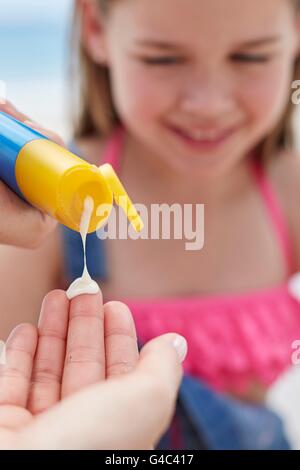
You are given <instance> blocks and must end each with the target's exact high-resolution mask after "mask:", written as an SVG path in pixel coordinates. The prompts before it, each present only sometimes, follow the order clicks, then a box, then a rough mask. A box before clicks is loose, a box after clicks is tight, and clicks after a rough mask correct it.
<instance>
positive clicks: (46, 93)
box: [0, 0, 73, 138]
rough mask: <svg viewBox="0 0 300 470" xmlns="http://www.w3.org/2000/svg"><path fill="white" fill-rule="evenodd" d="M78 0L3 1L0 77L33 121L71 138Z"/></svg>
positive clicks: (0, 8)
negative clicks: (73, 22) (75, 5)
mask: <svg viewBox="0 0 300 470" xmlns="http://www.w3.org/2000/svg"><path fill="white" fill-rule="evenodd" d="M72 7H73V0H43V1H41V0H0V80H1V81H2V82H4V83H5V85H6V93H7V97H8V99H9V100H10V101H12V102H13V103H14V104H15V105H16V106H17V107H18V108H19V109H20V110H22V111H24V112H25V113H26V114H28V115H29V116H30V117H31V118H32V119H33V120H35V121H37V122H40V123H42V124H43V126H45V127H49V128H51V129H53V130H55V131H56V132H58V133H60V134H61V135H62V136H63V137H64V138H68V136H69V133H70V124H69V122H68V121H69V119H68V118H69V115H68V109H67V106H68V100H67V98H68V96H67V93H68V82H67V74H68V60H69V54H68V48H69V43H70V39H69V37H70V24H71V21H70V20H71V13H72Z"/></svg>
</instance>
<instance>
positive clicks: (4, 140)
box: [0, 111, 46, 197]
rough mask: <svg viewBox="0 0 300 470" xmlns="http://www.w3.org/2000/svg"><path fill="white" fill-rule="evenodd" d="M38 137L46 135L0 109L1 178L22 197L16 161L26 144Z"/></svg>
mask: <svg viewBox="0 0 300 470" xmlns="http://www.w3.org/2000/svg"><path fill="white" fill-rule="evenodd" d="M37 139H46V137H45V136H44V135H42V134H40V133H39V132H37V131H35V130H33V129H31V128H30V127H28V126H26V125H25V124H23V123H22V122H20V121H18V120H17V119H15V118H13V117H11V116H9V115H8V114H6V113H4V112H1V111H0V179H1V180H2V181H4V182H5V183H6V184H7V186H9V187H10V188H11V189H12V190H13V191H14V192H15V193H16V194H18V195H19V196H20V197H23V195H22V193H21V191H20V189H19V186H18V183H17V180H16V176H15V166H16V161H17V158H18V155H19V153H20V150H21V149H22V148H23V147H24V145H26V144H28V142H31V141H33V140H37Z"/></svg>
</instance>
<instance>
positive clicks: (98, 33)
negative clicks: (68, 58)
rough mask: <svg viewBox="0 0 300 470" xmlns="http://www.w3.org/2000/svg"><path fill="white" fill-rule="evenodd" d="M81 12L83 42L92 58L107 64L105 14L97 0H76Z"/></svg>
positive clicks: (99, 62)
mask: <svg viewBox="0 0 300 470" xmlns="http://www.w3.org/2000/svg"><path fill="white" fill-rule="evenodd" d="M76 8H77V10H78V12H79V18H80V31H81V43H82V44H83V47H84V48H85V50H86V52H87V53H88V55H89V56H90V58H91V59H92V60H93V61H94V62H96V63H98V64H102V65H107V63H108V56H107V48H106V41H105V36H106V35H105V27H104V20H105V19H104V15H103V13H102V12H101V10H100V8H99V6H98V5H97V1H96V0H76Z"/></svg>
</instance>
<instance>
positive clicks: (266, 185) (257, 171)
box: [252, 158, 294, 274]
mask: <svg viewBox="0 0 300 470" xmlns="http://www.w3.org/2000/svg"><path fill="white" fill-rule="evenodd" d="M252 168H253V173H254V176H255V178H256V181H257V184H258V188H259V190H260V192H261V195H262V198H263V201H264V202H265V205H266V207H267V209H268V213H269V215H270V218H271V220H272V222H273V225H274V227H275V230H276V233H277V236H278V240H279V243H280V246H281V248H282V252H283V254H284V258H285V260H286V266H287V270H288V274H291V273H292V272H293V270H294V256H293V245H292V241H291V238H290V235H289V230H288V225H287V221H286V218H285V215H284V212H283V208H282V205H281V203H280V201H279V199H278V197H277V194H276V192H275V190H274V188H273V186H272V184H271V183H270V181H269V180H268V178H267V175H266V173H265V171H264V168H263V165H262V163H261V161H260V160H258V159H257V158H254V159H253V166H252Z"/></svg>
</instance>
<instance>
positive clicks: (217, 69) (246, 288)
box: [1, 0, 300, 448]
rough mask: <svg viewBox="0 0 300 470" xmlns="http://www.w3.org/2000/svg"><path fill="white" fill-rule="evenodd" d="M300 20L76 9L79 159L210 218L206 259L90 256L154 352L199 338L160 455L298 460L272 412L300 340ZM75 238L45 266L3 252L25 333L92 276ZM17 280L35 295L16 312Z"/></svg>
mask: <svg viewBox="0 0 300 470" xmlns="http://www.w3.org/2000/svg"><path fill="white" fill-rule="evenodd" d="M299 7H300V2H298V1H295V0H251V2H250V1H246V2H243V5H241V2H240V1H238V0H227V1H226V2H220V1H218V0H161V1H160V2H153V1H149V0H79V1H77V2H76V15H75V23H76V25H77V27H78V30H77V33H78V37H79V43H80V49H81V51H80V61H79V64H80V73H81V79H82V80H81V95H80V105H81V108H80V110H79V116H78V125H77V128H76V132H75V140H74V142H73V143H72V145H71V148H72V150H74V151H75V152H77V153H79V154H80V155H81V156H82V157H84V158H86V159H87V160H89V161H90V162H91V163H93V164H97V165H99V164H101V163H104V162H110V163H111V164H112V165H113V166H114V167H115V169H116V171H117V172H118V173H119V176H120V178H121V179H122V181H123V182H124V185H125V186H126V187H127V188H128V191H129V193H130V194H131V196H132V199H133V200H134V201H137V202H139V203H143V204H144V205H146V206H147V207H149V208H150V205H151V204H153V203H168V204H173V203H179V204H182V205H183V204H187V203H193V204H195V203H203V204H205V245H204V248H203V249H202V250H201V251H185V250H184V245H183V242H182V241H178V240H169V241H164V240H159V241H156V240H142V239H140V240H135V241H133V240H106V241H105V243H103V242H100V240H98V239H97V237H96V236H91V237H90V238H89V243H88V248H87V249H88V263H89V268H90V271H91V273H92V275H93V276H94V277H97V278H98V279H99V281H100V282H101V286H102V290H103V295H104V298H105V299H110V298H118V299H122V300H125V301H126V302H127V304H128V305H129V306H130V308H131V310H132V313H133V315H134V318H135V322H136V326H137V331H138V335H139V339H140V341H141V343H144V342H146V341H147V340H148V339H150V338H151V337H153V336H156V335H158V334H161V333H164V332H166V331H170V330H173V331H176V332H179V333H181V334H183V335H184V336H185V337H186V338H187V340H188V343H189V353H188V356H187V360H186V364H185V369H186V376H185V379H184V382H183V385H182V387H181V391H180V395H179V402H178V407H177V413H176V416H175V419H174V423H173V425H172V427H171V430H170V433H168V435H167V436H166V439H167V440H165V441H164V442H163V443H162V446H168V447H171V446H172V447H173V448H201V447H202V448H286V447H287V446H288V444H287V442H286V440H285V437H284V435H283V431H282V429H281V423H280V422H279V421H278V419H277V417H276V416H275V415H273V414H272V413H271V412H269V411H268V410H267V409H266V408H265V407H264V406H263V402H264V399H265V396H266V392H267V390H268V388H269V386H270V385H271V384H273V383H274V382H275V381H276V380H277V379H278V377H280V375H281V374H282V373H283V372H284V371H285V370H286V369H287V368H288V366H289V364H290V356H291V353H292V349H291V345H292V343H293V341H294V340H295V339H298V338H299V337H300V336H299V335H300V304H299V302H298V299H297V296H298V294H297V282H295V279H294V280H293V282H290V279H291V276H292V275H293V274H295V273H296V272H297V271H298V270H299V262H300V260H299V248H300V239H299V233H300V230H299V228H300V219H299V216H298V203H297V194H298V187H299V183H300V163H299V161H298V159H297V157H296V156H295V154H294V152H293V147H292V134H291V117H292V106H291V100H290V87H291V83H292V80H293V79H294V78H296V77H297V68H298V60H297V58H298V53H299V25H300V23H299V18H300V17H299ZM63 232H64V233H63V239H61V238H60V232H59V231H57V232H56V233H55V235H54V236H53V237H52V238H51V237H50V238H49V239H48V241H47V243H46V244H44V245H43V246H42V247H41V248H40V249H38V250H36V251H34V252H25V251H18V252H17V251H15V250H13V249H9V250H8V249H5V250H3V253H2V260H1V269H2V271H3V273H2V280H1V282H2V285H3V284H4V285H5V292H6V294H7V295H6V296H4V297H3V296H2V298H1V304H2V305H1V311H4V312H6V313H7V317H6V326H7V328H8V327H9V326H10V324H11V322H13V323H15V322H16V317H17V315H18V314H17V312H18V311H21V310H22V315H23V317H24V316H26V317H27V319H28V316H29V312H32V311H34V308H35V306H37V305H38V304H39V303H40V299H41V297H42V296H43V294H44V293H45V292H46V291H48V290H50V289H52V287H55V286H57V285H58V283H59V282H60V283H61V285H65V284H66V282H69V281H70V280H72V278H74V277H76V276H77V275H78V274H80V273H81V270H82V251H81V245H80V243H81V242H80V239H79V237H78V236H77V234H74V233H73V232H70V231H69V230H66V229H64V230H63ZM63 260H64V263H63ZM29 266H30V275H28V270H29ZM63 272H66V275H65V276H64V279H62V277H61V274H62V273H63ZM296 281H297V279H296ZM15 282H18V283H19V284H20V285H21V287H22V289H24V295H20V297H19V298H16V296H13V291H12V288H11V287H10V286H11V285H12V284H13V283H15ZM32 285H34V286H35V292H34V293H32V292H31V291H32V289H30V286H32ZM21 298H22V304H21V302H20V300H19V299H21ZM36 311H37V308H36ZM229 397H231V398H229Z"/></svg>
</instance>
